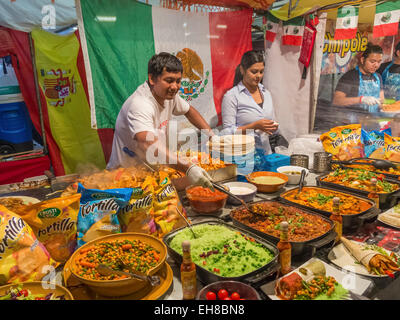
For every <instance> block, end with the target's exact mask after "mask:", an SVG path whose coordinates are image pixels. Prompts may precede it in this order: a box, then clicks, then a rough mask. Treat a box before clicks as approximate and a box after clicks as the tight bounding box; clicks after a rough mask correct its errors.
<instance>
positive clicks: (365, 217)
mask: <svg viewBox="0 0 400 320" xmlns="http://www.w3.org/2000/svg"><path fill="white" fill-rule="evenodd" d="M304 188H317V189H323V190H329V191H334V192H338V193H342V194H345V195H351V196H353V197H356V198H358V199H361V200H364V201H367V202H368V203H370V204H371V207H370V208H369V209H367V210H365V211H363V212H360V213H358V214H352V215H342V218H343V234H349V233H352V232H354V231H355V230H357V229H358V228H359V227H361V226H362V225H363V224H364V223H365V222H367V221H368V222H369V221H371V222H372V221H374V220H375V219H376V217H377V216H378V214H379V213H380V210H379V209H378V208H377V207H376V205H375V202H374V201H372V200H371V199H368V198H365V197H361V196H360V195H357V194H354V193H352V192H343V191H338V190H336V189H332V188H326V187H304ZM298 189H299V188H298V187H297V188H294V189H291V190H288V191H285V192H283V193H282V194H280V195H279V198H280V201H282V202H283V203H287V204H290V205H293V206H295V207H298V208H301V209H305V210H311V211H314V212H317V213H319V214H322V215H324V216H326V217H328V218H329V217H330V215H331V214H332V212H329V211H324V210H320V209H316V208H312V207H308V206H304V205H301V204H299V203H296V202H292V201H289V200H286V199H285V198H284V196H285V195H286V194H288V193H290V192H293V190H298Z"/></svg>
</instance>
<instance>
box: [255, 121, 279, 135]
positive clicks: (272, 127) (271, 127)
mask: <svg viewBox="0 0 400 320" xmlns="http://www.w3.org/2000/svg"><path fill="white" fill-rule="evenodd" d="M278 126H279V124H278V123H277V122H275V121H273V120H268V119H261V120H258V121H256V122H255V123H254V129H258V130H261V131H262V132H265V133H268V134H272V133H274V132H275V131H276V130H278Z"/></svg>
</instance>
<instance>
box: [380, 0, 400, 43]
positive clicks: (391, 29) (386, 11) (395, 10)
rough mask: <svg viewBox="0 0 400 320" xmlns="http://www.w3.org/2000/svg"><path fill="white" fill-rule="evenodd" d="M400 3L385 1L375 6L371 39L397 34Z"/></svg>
mask: <svg viewBox="0 0 400 320" xmlns="http://www.w3.org/2000/svg"><path fill="white" fill-rule="evenodd" d="M399 19H400V1H399V0H397V1H387V2H384V3H381V4H378V5H376V9H375V19H374V29H373V37H374V38H379V37H387V36H394V35H397V33H398V28H399Z"/></svg>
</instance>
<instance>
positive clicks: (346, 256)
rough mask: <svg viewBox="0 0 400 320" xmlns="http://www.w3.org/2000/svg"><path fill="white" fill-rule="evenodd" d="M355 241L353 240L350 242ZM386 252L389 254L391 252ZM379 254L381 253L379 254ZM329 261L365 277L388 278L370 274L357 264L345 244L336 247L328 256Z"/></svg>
mask: <svg viewBox="0 0 400 320" xmlns="http://www.w3.org/2000/svg"><path fill="white" fill-rule="evenodd" d="M350 241H353V240H350ZM353 242H354V243H357V244H361V243H360V242H357V241H353ZM382 249H383V250H385V251H386V252H387V253H388V254H390V253H391V251H389V250H386V249H384V248H382ZM377 253H379V252H377ZM328 259H329V260H330V261H331V262H332V263H333V264H335V265H337V266H338V267H340V268H342V269H345V270H347V271H350V272H354V273H357V274H360V275H363V276H368V277H373V278H386V277H388V276H387V275H382V276H381V275H377V274H371V273H369V272H368V270H367V268H365V267H364V265H362V264H359V263H357V260H356V258H354V257H353V255H352V254H351V253H350V251H349V250H348V249H347V248H346V247H345V246H344V245H343V243H340V244H338V245H337V246H335V247H334V248H333V249H332V250H331V251H330V252H329V254H328Z"/></svg>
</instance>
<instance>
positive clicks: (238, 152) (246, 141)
mask: <svg viewBox="0 0 400 320" xmlns="http://www.w3.org/2000/svg"><path fill="white" fill-rule="evenodd" d="M219 138H220V139H219V141H212V143H211V142H208V143H207V145H208V148H209V150H210V153H211V156H212V157H219V158H220V159H221V160H222V161H224V162H226V163H233V164H236V165H237V169H238V174H242V175H246V174H249V173H251V172H252V171H253V169H254V154H255V140H254V137H253V136H250V135H242V134H234V135H224V136H220V137H219Z"/></svg>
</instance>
